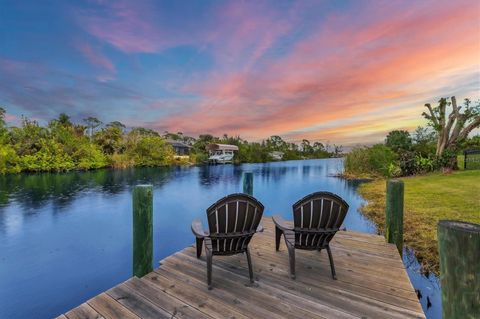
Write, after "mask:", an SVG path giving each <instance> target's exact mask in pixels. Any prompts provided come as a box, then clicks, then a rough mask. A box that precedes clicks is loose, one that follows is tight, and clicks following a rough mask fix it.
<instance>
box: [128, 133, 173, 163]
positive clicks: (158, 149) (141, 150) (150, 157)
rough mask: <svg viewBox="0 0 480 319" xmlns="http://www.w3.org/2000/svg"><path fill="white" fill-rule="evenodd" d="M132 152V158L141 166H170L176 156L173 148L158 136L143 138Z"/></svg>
mask: <svg viewBox="0 0 480 319" xmlns="http://www.w3.org/2000/svg"><path fill="white" fill-rule="evenodd" d="M130 151H131V153H130V154H129V155H130V157H131V158H133V159H134V160H135V164H136V165H139V166H161V165H169V164H171V163H172V162H173V156H174V155H175V152H174V151H173V148H172V146H171V145H170V144H167V143H166V142H165V140H164V139H163V138H161V137H158V136H143V137H142V138H141V139H140V140H139V141H138V142H137V143H136V145H135V147H134V148H133V149H131V150H130Z"/></svg>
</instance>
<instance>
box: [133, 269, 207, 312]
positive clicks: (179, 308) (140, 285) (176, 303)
mask: <svg viewBox="0 0 480 319" xmlns="http://www.w3.org/2000/svg"><path fill="white" fill-rule="evenodd" d="M125 285H126V286H128V287H129V288H130V289H132V290H134V291H135V292H136V293H138V294H139V295H141V296H142V297H144V298H145V299H147V300H148V301H150V302H151V303H153V304H155V305H156V306H158V307H160V308H162V309H164V310H165V311H167V312H168V313H171V314H173V315H175V317H177V318H198V319H204V318H205V319H206V318H211V317H210V316H208V315H206V314H204V313H203V312H201V311H199V310H197V309H196V308H193V307H191V306H190V305H188V304H186V303H185V302H183V301H181V300H179V299H177V298H174V297H172V296H171V295H169V294H167V293H165V291H163V290H161V289H158V288H157V287H155V286H154V285H153V284H151V283H150V282H149V281H147V280H142V279H138V278H135V277H134V278H131V279H130V280H128V281H126V282H125Z"/></svg>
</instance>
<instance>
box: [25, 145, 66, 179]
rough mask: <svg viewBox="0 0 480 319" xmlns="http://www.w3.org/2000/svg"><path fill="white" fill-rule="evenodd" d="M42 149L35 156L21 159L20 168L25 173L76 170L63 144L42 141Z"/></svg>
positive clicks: (27, 155)
mask: <svg viewBox="0 0 480 319" xmlns="http://www.w3.org/2000/svg"><path fill="white" fill-rule="evenodd" d="M39 147H40V149H39V150H38V151H37V152H35V153H33V154H26V155H23V156H21V157H20V167H21V168H22V170H25V171H32V172H39V171H68V170H71V169H73V168H75V163H74V161H73V159H72V158H71V157H70V155H68V154H67V153H65V152H64V150H63V147H62V145H61V144H59V143H57V142H55V141H53V140H50V139H43V138H42V139H40V140H39Z"/></svg>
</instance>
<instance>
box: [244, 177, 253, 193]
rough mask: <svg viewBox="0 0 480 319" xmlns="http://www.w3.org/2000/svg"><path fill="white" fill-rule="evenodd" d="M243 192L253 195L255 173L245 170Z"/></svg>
mask: <svg viewBox="0 0 480 319" xmlns="http://www.w3.org/2000/svg"><path fill="white" fill-rule="evenodd" d="M243 192H244V193H245V194H248V195H250V196H253V173H252V172H243Z"/></svg>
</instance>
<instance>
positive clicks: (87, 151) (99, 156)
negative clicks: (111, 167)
mask: <svg viewBox="0 0 480 319" xmlns="http://www.w3.org/2000/svg"><path fill="white" fill-rule="evenodd" d="M73 158H74V160H75V162H76V163H77V167H78V168H79V169H85V170H88V169H94V168H102V167H105V166H107V164H108V162H107V158H106V156H105V154H103V152H102V150H101V149H100V147H99V146H97V145H95V144H90V143H85V144H83V145H81V146H80V147H79V149H78V150H77V151H76V152H75V153H74V154H73Z"/></svg>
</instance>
